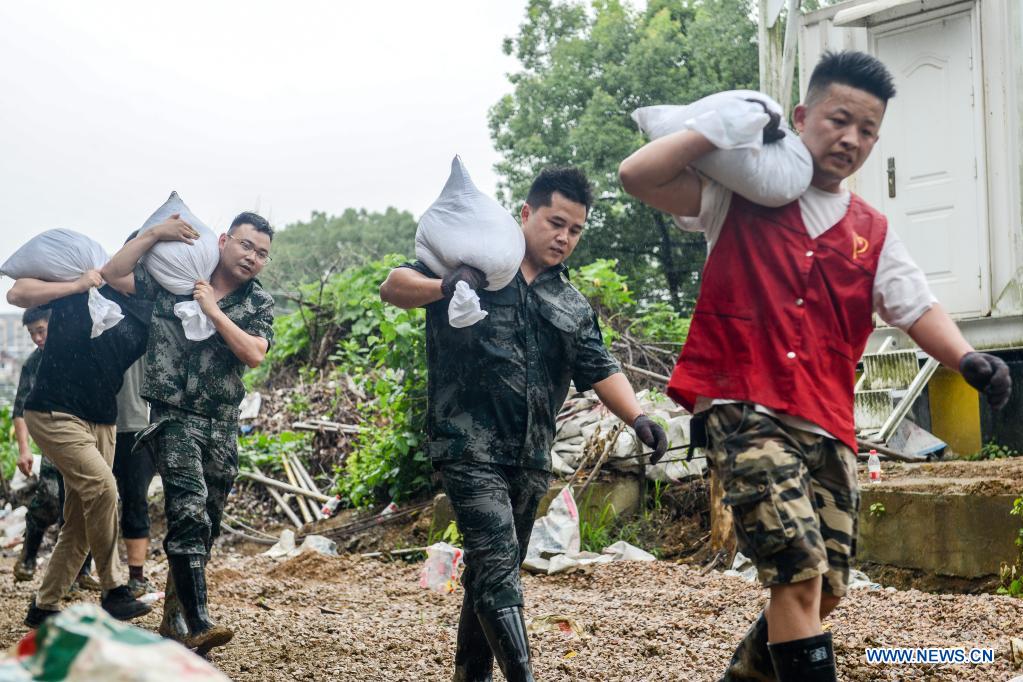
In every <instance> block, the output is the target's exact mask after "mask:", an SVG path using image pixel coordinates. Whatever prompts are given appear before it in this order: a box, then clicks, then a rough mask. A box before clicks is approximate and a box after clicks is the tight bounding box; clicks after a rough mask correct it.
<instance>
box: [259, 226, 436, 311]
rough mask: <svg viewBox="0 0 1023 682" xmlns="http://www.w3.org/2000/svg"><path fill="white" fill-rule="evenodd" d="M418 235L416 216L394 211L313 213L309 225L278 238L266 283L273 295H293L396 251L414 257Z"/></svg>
mask: <svg viewBox="0 0 1023 682" xmlns="http://www.w3.org/2000/svg"><path fill="white" fill-rule="evenodd" d="M415 234H416V221H415V219H414V218H413V217H412V214H411V213H409V212H408V211H399V210H398V209H395V208H388V209H387V210H386V211H384V212H383V213H376V212H369V211H366V210H365V209H360V210H356V209H354V208H349V209H347V210H346V211H345V212H344V213H342V214H341V215H339V216H329V215H327V214H326V213H321V212H318V211H314V212H313V214H312V216H310V218H309V220H307V221H304V222H297V223H292V224H291V225H288V226H286V227H285V228H284V229H282V230H280V231H279V232H278V233H277V235H276V236H275V237H274V246H273V261H272V262H271V263H270V265H268V266H267V268H266V270H265V271H264V275H263V277H264V279H265V280H266V281H267V283H268V284H269V285H270V286H271V288H272V289H274V290H278V291H279V290H284V291H294V290H295V289H296V288H298V287H299V286H301V285H302V284H307V283H309V282H316V281H319V280H321V279H324V278H325V277H327V276H329V275H330V274H331V273H334V272H341V271H342V270H345V269H347V268H350V267H352V266H355V265H362V264H364V263H367V262H369V261H373V260H378V259H380V258H383V257H384V256H386V255H387V254H390V253H394V252H395V251H399V252H402V255H403V256H405V257H412V256H413V251H414V239H415Z"/></svg>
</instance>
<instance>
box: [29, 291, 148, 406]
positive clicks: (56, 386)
mask: <svg viewBox="0 0 1023 682" xmlns="http://www.w3.org/2000/svg"><path fill="white" fill-rule="evenodd" d="M100 293H101V294H102V295H103V296H104V297H106V298H108V299H110V300H111V301H114V302H115V303H117V304H118V305H119V306H121V312H122V313H123V314H124V319H123V320H121V321H120V322H118V323H117V325H115V326H114V327H112V328H110V329H107V330H106V331H104V332H103V333H102V334H100V335H99V336H97V337H96V338H94V339H90V338H89V334H90V333H91V331H92V320H91V318H90V317H89V296H88V294H73V295H71V296H65V297H64V298H59V299H57V300H55V301H53V302H51V303H50V304H49V308H50V327H49V331H48V332H47V335H46V346H45V347H44V348H43V357H42V361H41V362H40V363H39V370H38V372H37V373H36V382H35V386H33V388H32V392H31V393H30V394H29V396H28V400H27V401H25V409H26V410H34V411H37V412H66V413H68V414H73V415H74V416H76V417H78V418H80V419H84V420H85V421H88V422H93V423H95V424H114V423H116V421H117V392H118V391H120V390H121V384H122V382H123V381H124V372H125V371H126V370H127V369H128V368H129V367H131V365H132V364H133V363H134V362H135V361H136V360H138V359H139V358H140V357H142V354H143V353H145V351H146V341H147V339H148V336H149V319H150V316H151V314H152V306H150V305H147V304H146V302H145V301H141V300H138V299H136V298H135V297H132V296H125V295H123V294H121V293H120V292H118V291H117V290H115V289H113V288H112V287H109V286H104V287H103V288H102V289H100Z"/></svg>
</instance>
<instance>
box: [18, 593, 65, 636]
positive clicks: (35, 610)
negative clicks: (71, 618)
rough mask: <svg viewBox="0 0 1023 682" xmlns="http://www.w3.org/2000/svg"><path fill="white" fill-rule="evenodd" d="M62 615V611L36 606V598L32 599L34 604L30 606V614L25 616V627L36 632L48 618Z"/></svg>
mask: <svg viewBox="0 0 1023 682" xmlns="http://www.w3.org/2000/svg"><path fill="white" fill-rule="evenodd" d="M58 613H60V609H41V608H39V607H38V606H36V598H35V597H32V603H31V604H29V606H28V614H27V615H26V616H25V627H27V628H30V629H32V630H35V629H36V628H38V627H39V626H40V625H42V624H43V622H44V621H45V620H46V619H47V618H51V617H53V616H56V615H57V614H58Z"/></svg>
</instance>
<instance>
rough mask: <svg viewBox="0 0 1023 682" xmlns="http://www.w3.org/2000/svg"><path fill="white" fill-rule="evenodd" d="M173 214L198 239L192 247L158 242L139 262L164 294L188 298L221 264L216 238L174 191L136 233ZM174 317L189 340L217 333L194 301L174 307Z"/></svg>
mask: <svg viewBox="0 0 1023 682" xmlns="http://www.w3.org/2000/svg"><path fill="white" fill-rule="evenodd" d="M175 213H177V214H179V215H180V216H181V219H182V220H184V221H185V222H186V223H188V224H189V225H191V226H192V227H194V228H195V231H196V232H198V233H199V238H198V239H196V240H195V242H194V243H193V244H186V243H184V242H172V241H163V242H157V243H156V244H155V245H154V246H153V248H151V249H150V250H149V252H148V253H147V254H146V255H145V257H144V258H143V259H142V265H143V267H145V269H146V271H147V272H148V273H149V274H150V275H152V277H153V279H155V280H156V281H157V282H158V283H159V284H160V286H162V287H163V288H164V289H166V290H167V291H169V292H171V293H172V294H177V295H178V296H189V295H191V294H192V292H193V291H194V290H195V283H196V282H197V281H198V280H200V279H202V280H206V281H209V279H210V276H211V275H212V274H213V270H214V269H215V268H216V267H217V263H218V262H220V246H219V243H218V239H217V235H216V234H214V233H213V230H211V229H210V228H209V227H207V226H206V224H205V223H203V222H202V221H201V220H199V218H198V217H196V215H195V214H194V213H192V210H191V209H190V208H188V206H187V205H186V204H185V202H184V201H182V199H181V197H180V196H178V193H177V192H171V195H170V197H168V199H167V201H165V202H164V203H163V205H162V206H160V208H158V209H156V211H155V212H154V213H153V215H151V216H149V219H148V220H146V222H145V223H143V225H142V227H141V228H139V233H140V234H141V233H143V232H145V231H147V230H151V229H152V228H154V227H156V226H157V225H159V224H160V223H162V222H164V221H166V220H167V219H168V218H170V217H171V216H172V215H174V214H175ZM174 314H175V315H177V316H178V318H179V319H180V320H181V326H182V327H183V328H184V330H185V338H187V339H189V340H190V341H202V340H203V339H208V338H209V337H211V336H213V334H215V333H216V331H217V330H216V328H215V327H214V326H213V323H212V322H210V320H209V318H207V317H206V314H205V313H203V311H202V309H201V308H200V307H199V304H198V303H196V302H195V301H182V302H180V303H178V304H176V305H175V306H174Z"/></svg>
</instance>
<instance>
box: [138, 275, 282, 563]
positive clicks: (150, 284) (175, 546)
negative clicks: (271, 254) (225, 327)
mask: <svg viewBox="0 0 1023 682" xmlns="http://www.w3.org/2000/svg"><path fill="white" fill-rule="evenodd" d="M135 289H136V291H137V292H138V295H139V296H140V297H142V298H146V299H150V300H152V301H153V319H152V322H151V324H150V330H149V346H148V348H147V350H146V356H145V358H146V359H145V376H144V377H143V380H142V388H141V391H140V392H141V395H142V397H143V398H145V399H147V400H148V401H149V402H150V406H151V412H150V426H149V428H147V429H146V430H145V431H143V432H142V433H141V434H140V435H139V440H138V444H137V445H136V447H145V448H149V451H150V455H151V456H152V458H153V462H154V463H155V464H156V467H157V470H158V471H159V472H160V477H161V479H163V487H164V500H165V506H166V511H167V535H166V537H165V538H164V549H165V551H166V552H167V554H169V555H189V554H200V555H206V554H208V552H209V550H210V547H211V546H212V543H213V540H215V539H216V537H217V535H218V534H219V532H220V517H221V514H222V513H223V509H224V502H225V500H226V498H227V494H228V493H229V492H230V490H231V486H232V485H233V484H234V478H235V475H236V474H237V472H238V453H237V433H238V405H239V404H240V403H241V400H242V398H243V397H244V396H245V387H244V386H243V385H242V374H243V373H244V372H245V365H244V363H242V362H241V360H239V359H238V358H237V357H236V356H235V354H234V353H233V352H232V351H231V349H230V348H228V346H227V344H226V343H225V342H224V340H223V339H222V338H221V336H220V335H219V334H214V335H213V336H211V337H210V338H208V339H205V340H203V341H189V340H188V339H186V338H185V334H184V330H183V329H182V327H181V320H179V319H178V318H177V317H176V316H175V315H174V305H175V304H176V303H178V302H180V301H188V300H192V297H191V296H175V295H173V294H171V293H170V292H168V291H167V290H166V289H164V288H163V287H161V286H160V285H159V284H157V283H156V282H155V281H154V280H153V279H152V278H151V277H150V276H149V273H147V272H146V271H145V269H144V268H143V267H142V266H139V267H136V268H135ZM218 305H219V306H220V309H221V310H223V311H224V313H226V314H227V316H228V317H229V318H230V319H231V320H232V321H233V322H234V323H235V324H237V325H238V326H239V327H240V328H241V329H242V330H244V331H245V332H247V333H249V334H253V335H256V336H261V337H263V338H265V339H267V341H271V342H272V340H273V306H274V302H273V298H272V297H271V296H270V295H269V294H268V293H266V292H265V291H264V290H263V288H262V286H260V284H259V282H258V281H256V280H252V281H250V282H248V283H247V284H245V285H243V286H241V287H239V288H238V289H237V290H235V291H233V292H232V293H230V294H228V295H227V296H225V297H224V298H222V299H221V300H220V301H219V302H218Z"/></svg>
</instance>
